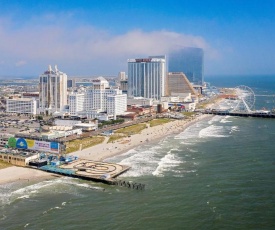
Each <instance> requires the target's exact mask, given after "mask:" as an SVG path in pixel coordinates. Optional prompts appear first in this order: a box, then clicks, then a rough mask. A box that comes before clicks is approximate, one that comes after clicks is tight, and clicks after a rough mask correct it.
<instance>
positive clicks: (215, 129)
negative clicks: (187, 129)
mask: <svg viewBox="0 0 275 230" xmlns="http://www.w3.org/2000/svg"><path fill="white" fill-rule="evenodd" d="M199 137H200V138H207V137H228V135H225V134H224V128H223V127H222V126H215V125H210V126H208V127H207V128H204V129H202V130H201V131H200V132H199Z"/></svg>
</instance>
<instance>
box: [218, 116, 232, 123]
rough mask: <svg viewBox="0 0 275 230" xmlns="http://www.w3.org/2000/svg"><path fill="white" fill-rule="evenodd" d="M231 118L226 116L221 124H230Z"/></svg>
mask: <svg viewBox="0 0 275 230" xmlns="http://www.w3.org/2000/svg"><path fill="white" fill-rule="evenodd" d="M230 118H231V117H230V116H225V118H223V119H221V121H220V123H230V122H232V121H229V120H228V119H230Z"/></svg>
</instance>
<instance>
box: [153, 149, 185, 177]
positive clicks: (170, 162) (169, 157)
mask: <svg viewBox="0 0 275 230" xmlns="http://www.w3.org/2000/svg"><path fill="white" fill-rule="evenodd" d="M170 152H171V151H169V152H168V154H166V155H165V156H164V157H163V158H161V160H160V162H159V163H158V167H157V168H156V170H155V171H154V172H152V174H153V175H154V176H164V174H163V173H164V172H166V171H170V170H171V168H173V167H176V166H178V165H179V164H180V163H182V162H181V161H180V160H179V159H177V158H176V156H175V155H174V154H171V153H170Z"/></svg>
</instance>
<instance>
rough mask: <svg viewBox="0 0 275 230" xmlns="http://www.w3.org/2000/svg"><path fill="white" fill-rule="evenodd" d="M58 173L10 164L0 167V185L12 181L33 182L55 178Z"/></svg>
mask: <svg viewBox="0 0 275 230" xmlns="http://www.w3.org/2000/svg"><path fill="white" fill-rule="evenodd" d="M57 176H58V175H54V174H52V173H48V172H43V171H41V170H38V169H32V168H27V167H19V166H10V167H7V168H3V169H0V185H3V184H7V183H13V182H22V181H25V182H30V183H31V182H33V181H37V180H39V181H43V180H49V179H53V178H56V177H57Z"/></svg>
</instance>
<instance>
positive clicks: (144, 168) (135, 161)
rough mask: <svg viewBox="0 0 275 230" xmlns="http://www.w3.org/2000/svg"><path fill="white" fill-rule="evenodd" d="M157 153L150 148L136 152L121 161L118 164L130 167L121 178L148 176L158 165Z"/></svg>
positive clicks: (154, 149)
mask: <svg viewBox="0 0 275 230" xmlns="http://www.w3.org/2000/svg"><path fill="white" fill-rule="evenodd" d="M158 152H159V151H157V149H156V148H154V147H152V148H150V149H149V150H140V151H136V152H135V153H134V154H133V155H131V156H129V157H127V158H125V159H123V160H121V161H120V162H119V164H123V165H128V166H130V167H131V169H130V170H128V171H127V172H126V173H124V174H123V175H121V177H140V176H144V175H150V174H151V173H152V171H153V169H154V167H155V165H156V164H157V163H158Z"/></svg>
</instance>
